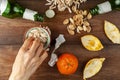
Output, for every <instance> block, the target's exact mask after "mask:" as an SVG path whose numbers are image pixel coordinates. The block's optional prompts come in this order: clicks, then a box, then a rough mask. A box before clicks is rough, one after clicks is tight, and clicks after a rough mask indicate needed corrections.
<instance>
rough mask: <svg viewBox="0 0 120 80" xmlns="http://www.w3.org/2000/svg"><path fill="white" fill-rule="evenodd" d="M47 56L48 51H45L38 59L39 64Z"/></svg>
mask: <svg viewBox="0 0 120 80" xmlns="http://www.w3.org/2000/svg"><path fill="white" fill-rule="evenodd" d="M47 57H48V53H47V52H46V51H45V52H44V53H43V54H42V55H41V56H40V59H39V65H40V64H42V62H43V61H44V60H45V59H46V58H47Z"/></svg>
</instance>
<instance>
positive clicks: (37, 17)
mask: <svg viewBox="0 0 120 80" xmlns="http://www.w3.org/2000/svg"><path fill="white" fill-rule="evenodd" d="M0 15H2V16H4V17H7V18H15V17H23V18H24V19H28V20H32V21H40V22H43V21H44V16H43V15H41V14H39V13H38V12H37V11H33V10H30V9H27V8H24V7H22V6H20V5H19V4H18V3H16V2H15V1H13V0H0Z"/></svg>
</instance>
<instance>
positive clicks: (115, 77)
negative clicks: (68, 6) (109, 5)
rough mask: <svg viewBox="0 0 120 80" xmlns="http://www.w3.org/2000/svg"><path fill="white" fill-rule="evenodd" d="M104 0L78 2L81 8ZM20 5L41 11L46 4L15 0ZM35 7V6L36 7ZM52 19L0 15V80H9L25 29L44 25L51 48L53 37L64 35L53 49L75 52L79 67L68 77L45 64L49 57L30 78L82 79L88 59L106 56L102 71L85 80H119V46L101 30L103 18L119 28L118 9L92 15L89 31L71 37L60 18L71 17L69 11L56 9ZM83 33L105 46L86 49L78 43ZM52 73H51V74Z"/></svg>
mask: <svg viewBox="0 0 120 80" xmlns="http://www.w3.org/2000/svg"><path fill="white" fill-rule="evenodd" d="M104 1H105V0H89V1H88V2H86V3H84V4H82V5H81V9H89V8H92V7H94V6H95V5H96V4H98V3H101V2H104ZM17 2H18V3H20V4H21V5H22V6H24V7H27V8H30V9H33V10H36V11H38V12H39V13H42V14H43V13H44V12H45V10H46V9H48V6H45V5H44V4H45V3H46V1H45V0H17ZM36 6H37V7H36ZM55 11H56V16H55V17H54V18H53V19H46V20H45V22H43V23H40V22H33V21H29V20H23V19H22V18H16V19H8V18H4V17H1V16H0V80H8V76H9V74H10V72H11V68H12V64H13V62H14V59H15V56H16V55H17V52H18V50H19V48H20V47H21V45H22V43H23V41H24V34H25V32H26V31H27V30H28V29H29V28H31V27H36V26H39V25H40V24H41V25H47V26H49V28H50V29H51V31H52V35H51V38H52V42H51V46H52V47H51V50H52V49H53V45H54V43H55V38H56V37H57V36H58V35H59V34H61V33H62V34H64V35H65V38H66V40H67V42H66V43H65V44H64V45H62V47H61V48H60V49H59V50H57V51H56V53H57V54H58V55H60V54H61V53H64V52H70V53H73V54H75V55H76V56H77V57H78V59H79V68H78V70H77V72H76V73H75V74H73V75H70V76H64V75H61V74H59V72H58V70H57V67H56V66H55V67H54V68H50V67H49V66H48V65H47V62H48V60H49V57H50V56H49V57H48V58H47V59H46V61H45V62H44V63H43V64H42V65H41V67H40V68H39V69H38V70H37V72H36V73H35V74H34V75H33V76H32V77H31V80H82V72H83V68H84V66H85V64H86V62H87V61H88V60H90V59H91V58H94V57H105V58H106V61H105V63H104V64H103V68H102V70H101V71H100V72H99V73H98V74H97V75H96V76H94V77H93V78H91V79H88V80H120V77H119V74H120V69H119V68H120V64H119V60H120V58H119V57H120V51H119V49H120V45H116V44H113V43H112V42H111V41H110V40H109V39H108V38H107V37H106V35H105V33H104V30H103V27H104V26H103V25H104V20H108V21H110V22H112V23H114V24H115V25H116V26H117V27H118V28H119V29H120V22H119V19H120V11H116V10H114V11H112V12H110V13H107V14H103V15H97V16H94V17H93V19H91V20H90V23H91V26H92V31H91V33H85V32H84V33H82V34H76V35H75V36H70V35H69V34H68V32H67V30H66V26H65V25H63V24H62V22H63V20H64V19H66V18H69V17H71V16H72V15H73V14H69V13H68V11H67V10H66V11H64V12H58V11H57V9H55ZM85 34H93V35H95V36H97V37H98V38H99V39H100V40H101V41H102V43H103V45H104V46H105V48H104V49H103V50H101V51H98V52H90V51H87V50H86V49H85V48H84V47H83V46H82V44H81V42H80V37H81V36H83V35H85ZM51 73H52V74H51Z"/></svg>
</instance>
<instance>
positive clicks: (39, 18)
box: [34, 14, 44, 22]
mask: <svg viewBox="0 0 120 80" xmlns="http://www.w3.org/2000/svg"><path fill="white" fill-rule="evenodd" d="M34 20H35V21H40V22H43V21H44V16H43V15H41V14H35V15H34Z"/></svg>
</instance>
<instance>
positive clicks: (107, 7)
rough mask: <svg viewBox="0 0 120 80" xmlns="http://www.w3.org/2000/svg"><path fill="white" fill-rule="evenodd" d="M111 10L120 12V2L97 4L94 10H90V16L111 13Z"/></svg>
mask: <svg viewBox="0 0 120 80" xmlns="http://www.w3.org/2000/svg"><path fill="white" fill-rule="evenodd" d="M113 9H119V10H120V0H110V1H106V2H104V3H101V4H98V5H97V6H96V7H95V8H92V9H90V13H91V14H92V15H97V14H103V13H107V12H110V11H112V10H113Z"/></svg>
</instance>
